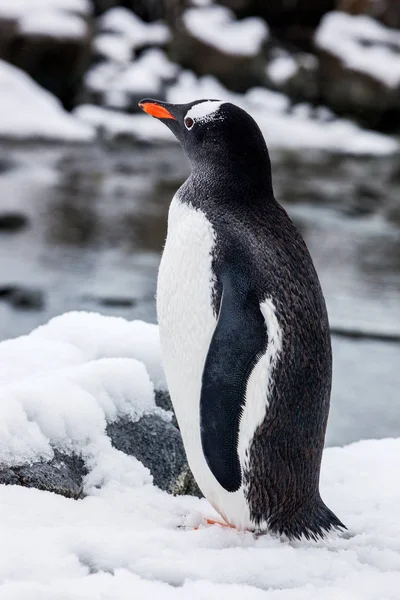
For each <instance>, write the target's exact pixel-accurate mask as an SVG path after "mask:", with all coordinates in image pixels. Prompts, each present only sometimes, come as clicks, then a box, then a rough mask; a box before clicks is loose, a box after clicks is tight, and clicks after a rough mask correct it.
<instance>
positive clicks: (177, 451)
mask: <svg viewBox="0 0 400 600" xmlns="http://www.w3.org/2000/svg"><path fill="white" fill-rule="evenodd" d="M150 377H151V379H150ZM155 387H156V388H157V390H158V396H160V397H162V403H163V404H164V406H165V408H167V409H169V406H168V404H167V405H166V404H165V401H166V398H165V396H166V393H165V379H164V374H163V370H162V367H161V361H160V348H159V341H158V329H157V327H156V326H155V325H150V324H147V323H143V322H141V321H133V322H127V321H124V320H123V319H119V318H116V317H102V316H100V315H97V314H93V313H69V314H65V315H63V316H62V317H58V318H55V319H53V320H52V321H50V322H49V323H48V324H47V325H45V326H42V327H40V328H39V329H37V330H35V331H33V332H32V333H31V334H30V335H28V336H24V337H20V338H16V339H14V340H9V341H7V342H3V343H1V344H0V483H9V484H13V483H15V484H20V485H24V486H26V487H38V488H39V489H45V490H48V491H54V492H58V493H61V494H63V495H65V496H67V497H72V498H77V497H81V496H83V495H84V494H85V493H87V491H88V486H89V487H90V486H93V485H96V486H100V485H103V484H105V483H106V481H107V479H108V478H109V477H112V473H113V471H114V469H117V470H118V469H119V470H120V474H121V475H122V474H123V473H125V474H124V475H123V477H124V478H125V477H126V481H127V482H128V481H129V478H130V477H131V476H132V475H131V471H132V469H133V471H134V472H137V473H140V474H141V475H140V477H141V480H142V481H143V482H150V481H151V478H150V476H149V474H148V471H147V469H145V468H144V467H143V466H140V467H139V466H137V464H136V463H137V461H138V460H139V461H141V463H142V465H144V466H145V467H147V468H148V469H149V470H150V472H151V474H152V476H153V481H154V484H155V485H158V486H159V487H160V488H162V489H164V490H167V491H169V492H173V493H183V492H186V491H187V489H188V488H189V489H190V490H191V491H192V492H196V486H195V485H194V484H193V482H191V474H190V472H189V469H188V465H187V461H186V456H185V452H184V448H183V443H182V439H181V435H180V433H179V430H178V429H177V428H176V427H175V426H174V424H172V423H171V412H166V411H165V410H163V409H161V408H158V407H157V405H156V403H155V396H154V388H155ZM99 461H101V464H100V462H99ZM197 493H198V490H197Z"/></svg>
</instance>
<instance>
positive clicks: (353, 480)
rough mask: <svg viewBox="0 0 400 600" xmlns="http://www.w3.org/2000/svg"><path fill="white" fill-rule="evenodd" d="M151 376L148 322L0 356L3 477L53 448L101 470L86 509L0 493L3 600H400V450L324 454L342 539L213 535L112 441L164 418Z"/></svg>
mask: <svg viewBox="0 0 400 600" xmlns="http://www.w3.org/2000/svg"><path fill="white" fill-rule="evenodd" d="M148 373H149V374H150V377H151V379H152V381H153V382H154V383H155V384H156V385H159V384H161V385H164V383H165V382H164V378H163V374H162V370H161V366H160V350H159V342H158V330H157V327H156V326H155V325H149V324H146V323H142V322H138V321H134V322H127V321H125V320H123V319H119V318H115V317H103V316H100V315H97V314H91V313H69V314H66V315H63V316H61V317H57V318H56V319H53V320H52V321H50V323H48V324H47V325H45V326H43V327H40V328H39V329H37V330H35V331H34V332H33V333H31V334H30V335H28V336H24V337H21V338H17V339H15V340H9V341H6V342H3V343H1V344H0V441H1V443H0V454H1V455H0V463H1V462H7V463H10V462H11V463H15V462H18V460H22V459H23V460H26V459H27V458H31V459H32V460H33V459H36V458H37V457H38V456H39V455H41V456H43V457H50V456H51V454H52V448H53V447H55V446H57V447H62V448H63V449H64V450H65V449H66V450H71V449H73V450H75V451H79V452H81V453H82V454H83V455H84V456H85V458H86V460H87V461H88V464H89V466H90V468H91V471H90V473H89V475H88V477H87V478H86V482H85V489H86V492H87V493H88V496H87V497H86V498H85V499H83V500H78V501H77V500H72V499H67V498H64V497H62V496H57V495H55V494H52V493H49V492H43V491H38V490H35V489H28V488H24V487H19V486H0V505H1V511H0V530H1V532H2V547H3V551H2V552H0V596H1V599H2V600H33V599H36V598H37V599H39V598H40V600H54V599H55V598H57V599H58V598H60V600H61V598H62V600H75V599H76V598H85V600H98V598H100V597H101V598H102V599H103V600H115V599H116V598H118V599H121V600H124V599H125V598H126V599H127V600H128V599H129V600H131V598H132V597H143V598H145V597H146V598H147V597H148V598H155V599H156V598H157V599H158V598H160V599H161V598H162V599H163V600H165V599H171V600H175V599H176V600H184V599H186V598H188V597H190V598H192V599H193V600H204V599H205V598H207V600H208V599H211V600H213V599H215V600H217V599H218V600H219V599H220V598H221V597H225V595H229V597H231V598H233V599H236V598H237V599H238V600H239V599H242V598H243V597H246V598H248V599H249V600H262V599H266V600H268V599H271V600H273V599H278V598H279V600H320V599H321V598H331V599H332V600H333V598H343V599H346V600H351V599H354V600H358V599H361V598H362V599H363V600H383V599H387V600H389V599H391V600H395V599H397V598H398V590H399V587H400V521H399V520H398V519H397V513H398V506H399V503H400V487H399V486H398V482H397V474H398V473H399V470H400V439H399V440H391V439H387V440H380V441H363V442H359V443H357V444H353V445H351V446H347V447H345V448H331V449H328V450H326V451H325V453H324V458H323V467H322V481H321V489H322V495H323V498H324V500H325V501H326V502H327V504H328V505H329V506H330V507H331V508H332V509H333V510H334V511H335V512H336V513H337V514H338V515H339V517H340V518H341V519H342V520H343V521H344V522H345V523H346V524H347V526H348V528H349V531H348V532H347V533H345V534H340V535H339V534H335V535H332V536H331V537H330V538H328V539H326V540H324V541H320V542H317V543H316V542H310V541H308V542H307V541H298V542H292V543H288V542H286V541H284V540H279V539H277V538H274V537H270V536H268V535H265V536H262V537H259V538H255V537H254V536H253V535H252V534H250V533H238V532H236V531H233V530H230V529H222V528H221V527H219V526H213V527H209V526H205V525H204V517H216V515H215V513H214V511H213V510H212V508H211V507H210V505H209V504H208V503H207V501H206V500H204V499H203V500H199V499H196V498H193V497H184V496H179V497H173V496H170V495H168V494H166V493H164V492H161V491H160V490H159V489H157V488H155V487H154V486H153V485H152V484H151V477H150V475H149V473H148V471H147V469H145V468H144V467H143V465H141V463H139V462H138V461H137V460H135V459H134V458H132V457H128V456H126V455H125V454H123V453H121V452H118V451H117V450H115V449H114V448H112V447H111V446H110V442H109V440H108V438H107V437H106V436H105V434H104V429H105V423H106V421H110V420H114V419H116V418H117V417H118V416H122V415H129V416H130V417H131V418H133V419H135V418H139V416H140V415H141V414H143V413H144V412H151V411H153V410H157V409H155V407H154V401H153V388H152V384H151V382H150V379H149V375H148ZM199 524H200V529H198V530H197V531H195V530H193V529H191V527H193V526H196V525H199Z"/></svg>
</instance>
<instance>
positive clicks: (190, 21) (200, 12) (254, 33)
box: [183, 6, 268, 56]
mask: <svg viewBox="0 0 400 600" xmlns="http://www.w3.org/2000/svg"><path fill="white" fill-rule="evenodd" d="M183 22H184V24H185V27H186V28H187V29H188V31H189V32H190V33H191V34H192V35H193V36H194V37H195V38H197V39H199V40H201V41H202V42H204V43H206V44H209V45H210V46H212V47H214V48H217V49H218V50H220V51H221V52H225V53H226V54H233V55H238V56H256V55H257V54H258V53H259V52H260V50H261V47H262V44H263V43H264V42H265V40H266V39H267V38H268V27H267V25H266V24H265V22H264V21H263V20H262V19H259V18H257V17H249V18H247V19H243V20H241V21H237V20H236V19H235V16H234V13H233V12H232V11H231V10H229V9H228V8H225V7H223V6H206V7H202V8H190V9H188V10H187V11H185V13H184V15H183Z"/></svg>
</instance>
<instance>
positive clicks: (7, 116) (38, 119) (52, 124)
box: [0, 60, 94, 141]
mask: <svg viewBox="0 0 400 600" xmlns="http://www.w3.org/2000/svg"><path fill="white" fill-rule="evenodd" d="M0 89H1V94H0V137H6V138H7V137H11V138H20V139H29V138H40V139H50V140H68V141H88V140H91V139H92V138H93V137H94V131H93V129H92V128H91V127H90V126H89V125H87V124H86V123H83V122H80V121H78V120H77V119H76V118H75V117H73V116H72V115H70V114H68V113H67V112H65V110H64V109H63V108H62V106H61V103H60V102H59V101H58V100H57V99H56V98H55V97H54V96H53V95H52V94H50V93H49V92H47V91H45V90H44V89H42V88H41V87H40V86H38V85H37V84H36V83H35V82H34V81H33V80H32V79H31V78H30V77H29V75H27V74H26V73H24V72H23V71H21V70H20V69H17V68H16V67H13V66H12V65H10V64H9V63H6V62H4V61H2V60H0Z"/></svg>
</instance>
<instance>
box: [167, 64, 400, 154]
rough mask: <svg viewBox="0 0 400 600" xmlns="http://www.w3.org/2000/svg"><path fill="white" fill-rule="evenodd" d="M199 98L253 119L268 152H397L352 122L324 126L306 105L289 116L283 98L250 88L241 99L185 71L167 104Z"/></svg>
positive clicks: (337, 121) (393, 145) (389, 142)
mask: <svg viewBox="0 0 400 600" xmlns="http://www.w3.org/2000/svg"><path fill="white" fill-rule="evenodd" d="M198 98H219V99H221V100H223V101H227V102H233V103H234V104H237V105H238V106H241V107H242V108H243V109H245V110H246V111H247V112H249V113H250V114H251V115H252V116H253V117H254V118H255V120H256V121H257V123H258V124H259V126H260V128H261V130H262V132H263V134H264V136H265V139H266V141H267V144H268V146H269V147H271V148H272V147H274V148H285V149H293V150H298V149H299V148H317V149H320V150H327V151H331V152H339V153H340V152H342V153H343V152H344V153H349V154H377V155H385V154H389V153H392V152H396V151H398V150H399V144H398V143H397V142H396V141H395V140H394V139H393V138H390V137H388V136H385V135H382V134H379V133H375V132H372V131H366V130H363V129H361V128H360V127H358V126H357V125H355V124H354V123H352V122H351V121H347V120H344V119H333V120H332V121H330V122H326V119H325V118H324V117H323V114H324V113H323V112H322V113H321V112H320V111H315V112H316V118H312V116H311V113H312V108H311V107H310V106H308V105H306V107H307V110H306V111H305V110H304V105H303V107H302V108H301V110H298V111H292V112H290V108H289V100H288V98H287V97H286V96H285V95H283V94H280V93H277V92H272V91H270V90H267V89H264V88H253V89H251V90H249V91H248V92H247V93H246V94H244V95H241V94H235V93H233V92H229V91H228V90H227V89H226V88H224V87H223V86H222V85H221V84H220V83H219V82H218V81H217V80H216V79H215V78H213V77H202V78H198V79H197V78H196V77H195V76H194V75H193V73H190V72H187V71H186V72H183V73H181V75H180V77H179V79H178V81H177V83H176V84H175V85H174V86H172V87H171V88H170V89H169V91H168V94H167V99H168V101H169V102H179V103H184V102H191V101H193V100H196V99H198ZM320 115H321V117H320ZM319 117H320V118H319ZM160 126H161V125H160Z"/></svg>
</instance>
